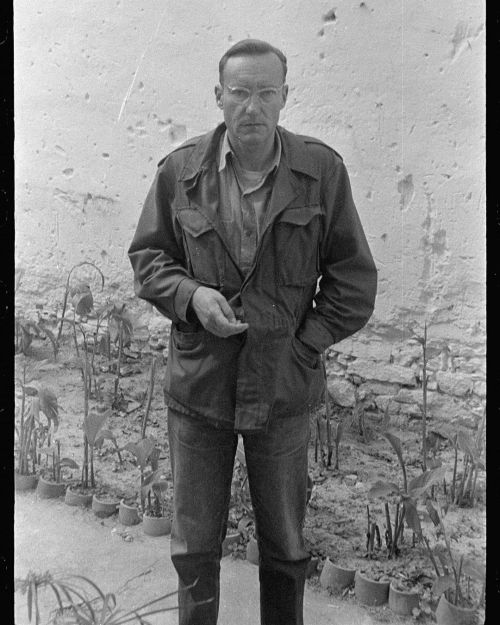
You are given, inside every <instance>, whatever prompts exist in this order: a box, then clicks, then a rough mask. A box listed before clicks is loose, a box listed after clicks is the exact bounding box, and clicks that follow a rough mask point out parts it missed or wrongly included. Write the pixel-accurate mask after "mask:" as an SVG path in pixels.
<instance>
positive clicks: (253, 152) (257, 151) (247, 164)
mask: <svg viewBox="0 0 500 625" xmlns="http://www.w3.org/2000/svg"><path fill="white" fill-rule="evenodd" d="M229 141H230V143H231V148H232V149H233V151H234V153H235V154H236V158H237V159H238V162H239V164H240V166H241V167H242V168H243V169H248V170H250V171H263V170H264V169H266V167H267V166H269V163H270V162H271V161H272V158H273V156H274V149H275V148H274V137H271V139H270V140H269V142H268V143H266V144H265V145H255V146H247V145H242V144H241V143H240V142H239V141H238V139H236V140H234V139H232V138H231V137H229Z"/></svg>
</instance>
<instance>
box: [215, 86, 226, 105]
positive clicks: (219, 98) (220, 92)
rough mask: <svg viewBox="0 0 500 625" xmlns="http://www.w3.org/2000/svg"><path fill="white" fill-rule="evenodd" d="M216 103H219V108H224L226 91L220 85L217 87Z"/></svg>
mask: <svg viewBox="0 0 500 625" xmlns="http://www.w3.org/2000/svg"><path fill="white" fill-rule="evenodd" d="M214 92H215V102H216V103H217V106H218V107H219V108H220V109H221V108H224V102H223V98H222V96H223V93H224V89H223V88H222V87H221V86H220V85H215V89H214Z"/></svg>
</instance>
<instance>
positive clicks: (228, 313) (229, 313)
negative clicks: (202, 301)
mask: <svg viewBox="0 0 500 625" xmlns="http://www.w3.org/2000/svg"><path fill="white" fill-rule="evenodd" d="M217 303H218V304H219V306H220V308H221V310H222V314H223V315H224V317H225V318H226V319H227V320H228V321H229V323H235V322H236V317H235V315H234V310H233V309H232V308H231V306H229V304H228V302H227V300H226V298H225V297H222V299H219V300H217Z"/></svg>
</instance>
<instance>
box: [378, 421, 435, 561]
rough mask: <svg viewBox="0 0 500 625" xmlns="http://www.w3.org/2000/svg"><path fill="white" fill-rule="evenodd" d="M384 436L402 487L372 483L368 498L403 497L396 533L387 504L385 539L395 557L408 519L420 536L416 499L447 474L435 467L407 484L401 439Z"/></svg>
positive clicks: (386, 433)
mask: <svg viewBox="0 0 500 625" xmlns="http://www.w3.org/2000/svg"><path fill="white" fill-rule="evenodd" d="M383 436H384V437H385V438H386V439H387V440H388V441H389V443H390V444H391V446H392V448H393V449H394V451H395V452H396V455H397V458H398V461H399V464H400V466H401V469H402V473H403V488H402V489H401V488H400V487H399V486H398V485H397V484H396V483H394V482H384V481H382V480H377V481H376V482H374V483H373V484H372V486H371V488H370V490H369V495H371V496H372V497H383V496H387V495H389V494H392V493H396V494H397V495H399V497H400V502H399V503H398V504H397V505H396V516H395V519H394V530H393V529H392V526H391V520H390V515H389V507H388V504H386V509H385V511H386V525H387V533H386V537H387V546H388V549H389V557H394V556H397V554H398V550H399V548H398V543H399V541H400V539H401V537H402V534H403V528H404V521H405V520H406V524H407V526H408V527H409V528H410V529H412V530H413V532H414V533H415V534H416V535H417V536H420V534H421V532H422V528H421V525H420V519H419V517H418V513H417V499H418V497H421V496H422V495H423V494H425V493H426V492H427V491H428V489H429V488H431V487H432V486H433V484H436V483H439V482H440V481H442V479H443V478H444V474H445V468H444V467H436V468H435V469H430V470H427V471H425V472H424V473H421V474H420V475H418V476H417V477H415V478H413V479H412V480H410V482H408V478H407V473H406V465H405V462H404V459H403V449H402V445H401V440H400V439H399V438H398V437H397V436H396V435H395V434H392V433H391V432H384V433H383Z"/></svg>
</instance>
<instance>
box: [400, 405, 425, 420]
mask: <svg viewBox="0 0 500 625" xmlns="http://www.w3.org/2000/svg"><path fill="white" fill-rule="evenodd" d="M399 412H400V414H405V415H407V416H408V417H418V418H421V417H422V410H421V408H420V406H419V404H406V403H404V404H400V408H399Z"/></svg>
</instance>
